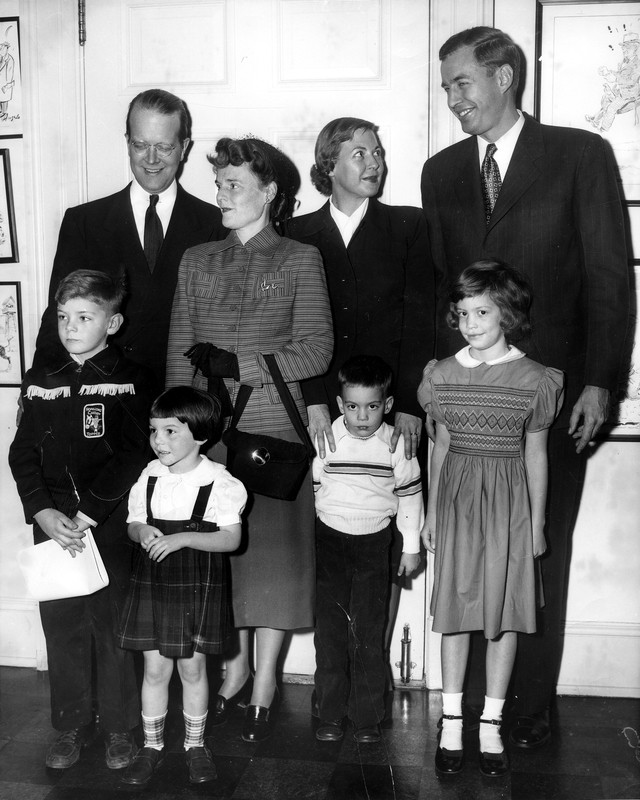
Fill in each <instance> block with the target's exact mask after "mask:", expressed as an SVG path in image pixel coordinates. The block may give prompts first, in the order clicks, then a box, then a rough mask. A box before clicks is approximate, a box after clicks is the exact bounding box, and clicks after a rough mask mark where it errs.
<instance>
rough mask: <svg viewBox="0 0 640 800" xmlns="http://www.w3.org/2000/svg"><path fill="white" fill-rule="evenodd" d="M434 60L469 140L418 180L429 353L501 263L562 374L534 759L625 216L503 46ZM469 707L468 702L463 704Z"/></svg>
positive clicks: (612, 189)
mask: <svg viewBox="0 0 640 800" xmlns="http://www.w3.org/2000/svg"><path fill="white" fill-rule="evenodd" d="M440 60H441V62H442V65H441V71H442V86H443V88H444V90H445V92H446V94H447V102H448V105H449V108H450V110H451V112H452V113H453V114H454V115H455V116H456V118H457V119H459V120H460V124H461V125H462V129H463V131H464V132H465V133H468V134H471V135H470V137H469V138H468V139H465V140H464V141H462V142H459V143H458V144H454V145H452V146H451V147H448V148H446V149H445V150H443V151H442V152H440V153H438V154H437V155H435V156H433V157H432V158H430V159H429V160H428V161H427V162H426V164H425V165H424V170H423V173H422V199H423V207H424V210H425V214H426V217H427V222H428V226H429V234H430V238H431V248H432V253H433V257H434V262H435V269H436V281H437V292H438V298H439V313H438V322H437V325H438V333H437V355H438V357H439V358H443V357H446V356H450V355H452V354H453V353H454V352H455V351H456V350H458V349H459V348H460V341H459V335H458V334H457V332H455V331H451V330H449V329H448V328H447V326H446V323H445V320H444V313H443V312H444V308H443V306H444V298H445V296H446V286H447V284H448V283H449V282H450V281H452V280H453V279H454V278H455V277H456V276H457V275H458V274H459V273H460V272H461V271H462V270H463V269H464V268H465V267H467V266H468V265H469V264H471V263H472V262H474V261H477V260H478V259H483V258H489V257H497V258H500V259H502V260H503V261H506V262H507V263H509V264H511V265H512V266H514V267H517V268H518V269H520V270H522V271H523V272H524V273H525V274H526V275H527V277H528V279H529V281H530V283H531V286H532V289H533V298H534V299H533V305H532V309H531V314H532V322H533V329H534V332H533V335H532V337H531V340H530V341H528V342H525V343H524V344H523V346H522V349H523V350H524V351H525V352H526V353H527V355H529V356H530V357H531V358H533V359H535V360H536V361H539V362H541V363H543V364H545V365H547V366H551V367H556V368H559V369H562V370H564V371H565V374H566V398H565V404H564V409H563V411H562V413H561V415H560V417H559V418H558V420H557V421H556V423H555V425H554V426H553V428H552V430H551V432H550V436H549V491H548V501H547V539H548V552H547V553H546V554H545V556H544V557H543V558H542V559H541V562H540V563H541V568H542V576H543V584H544V594H545V601H546V604H545V606H544V608H542V609H541V610H540V612H539V615H538V632H537V633H536V634H534V635H529V636H521V637H520V638H519V643H518V648H519V649H518V655H517V658H516V665H515V674H514V688H513V691H514V698H515V714H516V716H515V718H514V722H513V725H512V728H511V733H510V739H511V742H512V744H515V745H517V746H520V747H525V748H531V747H536V746H538V745H541V744H544V743H545V742H546V741H548V739H549V737H550V735H551V731H550V727H549V716H548V710H549V704H550V701H551V698H552V695H553V693H554V690H555V686H556V683H557V677H558V672H559V668H560V659H561V655H562V634H563V615H564V610H565V599H566V584H567V571H568V555H569V552H570V540H571V534H572V530H573V525H574V522H575V517H576V513H577V509H578V504H579V501H580V494H581V491H582V485H583V481H584V470H585V463H586V451H585V448H586V446H587V444H588V443H589V441H590V440H591V439H592V438H593V437H594V436H595V435H596V433H597V432H598V430H599V429H600V426H601V425H602V424H603V422H604V421H605V420H606V418H607V414H608V408H609V395H610V392H611V391H612V390H614V389H615V388H616V382H617V377H618V372H619V367H620V360H621V354H622V348H623V341H624V337H625V331H626V326H627V316H628V303H629V296H628V292H629V289H628V277H627V261H626V258H627V257H626V250H625V237H624V228H623V217H622V212H621V206H620V200H619V197H618V191H617V186H616V179H615V171H614V166H613V164H612V161H611V159H610V157H609V154H608V152H607V150H606V148H605V145H604V142H603V141H602V139H601V138H600V137H599V136H597V135H595V134H592V133H587V132H585V131H582V130H574V129H569V128H559V127H551V126H546V125H540V124H539V123H538V122H536V121H535V120H534V119H532V118H531V117H529V116H528V115H526V114H522V113H521V112H520V111H518V109H517V107H516V89H517V86H518V77H519V69H520V54H519V50H518V48H517V47H516V46H515V44H514V43H513V41H512V40H511V39H510V38H509V36H507V35H506V34H504V33H502V32H501V31H499V30H496V29H494V28H485V27H479V28H472V29H470V30H467V31H463V32H461V33H458V34H456V35H455V36H452V37H451V38H450V39H449V40H448V41H447V42H446V43H445V44H444V45H443V47H442V48H441V49H440ZM492 144H493V145H495V146H496V149H495V150H494V148H493V147H492V148H490V150H489V153H487V146H488V145H492ZM483 173H484V175H485V176H486V177H485V178H484V180H483V177H482V176H483ZM483 185H484V186H485V187H486V188H484V189H483ZM496 195H497V199H496ZM477 638H478V637H476V642H477ZM475 650H476V651H477V650H478V648H477V647H476V648H475ZM472 669H474V666H473V663H472ZM467 700H468V702H471V703H474V701H477V698H472V697H471V696H470V692H468V695H467Z"/></svg>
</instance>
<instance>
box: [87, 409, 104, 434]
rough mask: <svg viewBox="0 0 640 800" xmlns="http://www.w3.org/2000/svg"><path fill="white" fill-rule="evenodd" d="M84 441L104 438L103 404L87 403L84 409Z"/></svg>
mask: <svg viewBox="0 0 640 800" xmlns="http://www.w3.org/2000/svg"><path fill="white" fill-rule="evenodd" d="M84 436H85V439H99V438H100V437H101V436H104V403H89V404H88V405H86V406H85V407H84Z"/></svg>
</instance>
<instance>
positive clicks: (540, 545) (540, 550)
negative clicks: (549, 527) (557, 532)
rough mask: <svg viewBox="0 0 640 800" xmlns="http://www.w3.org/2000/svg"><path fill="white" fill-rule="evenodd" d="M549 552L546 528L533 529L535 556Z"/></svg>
mask: <svg viewBox="0 0 640 800" xmlns="http://www.w3.org/2000/svg"><path fill="white" fill-rule="evenodd" d="M546 552H547V540H546V538H545V535H544V528H543V527H542V528H539V529H536V528H535V527H534V529H533V557H534V558H539V557H540V556H542V555H544V554H545V553H546Z"/></svg>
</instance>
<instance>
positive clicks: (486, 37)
mask: <svg viewBox="0 0 640 800" xmlns="http://www.w3.org/2000/svg"><path fill="white" fill-rule="evenodd" d="M463 47H471V48H473V55H474V58H475V60H476V61H477V62H478V64H480V66H481V67H484V68H485V69H486V70H487V72H488V74H489V75H490V76H491V75H494V74H495V71H496V70H497V69H499V68H500V67H501V66H502V65H503V64H508V65H509V66H510V67H511V69H512V70H513V85H512V86H513V88H512V91H513V92H515V91H516V89H517V88H518V83H519V81H520V61H521V58H520V50H519V49H518V46H517V45H516V44H515V42H514V41H513V39H512V38H511V37H510V36H509V35H508V34H507V33H504V32H503V31H501V30H499V29H498V28H488V27H486V26H484V25H478V26H477V27H476V28H467V30H466V31H460V32H459V33H454V35H453V36H450V37H449V38H448V39H447V41H446V42H445V43H444V44H443V45H442V47H441V48H440V52H439V53H438V55H439V57H440V61H444V60H445V58H447V57H448V56H450V55H453V53H456V52H457V51H458V50H461V49H462V48H463Z"/></svg>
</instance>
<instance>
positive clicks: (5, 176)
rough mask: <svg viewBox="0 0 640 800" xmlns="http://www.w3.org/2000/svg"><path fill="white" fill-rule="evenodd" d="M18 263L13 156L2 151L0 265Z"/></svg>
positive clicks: (0, 168) (6, 151) (2, 149)
mask: <svg viewBox="0 0 640 800" xmlns="http://www.w3.org/2000/svg"><path fill="white" fill-rule="evenodd" d="M17 261H18V237H17V234H16V215H15V208H14V205H13V185H12V183H11V155H10V152H9V149H8V148H1V149H0V264H10V263H16V262H17Z"/></svg>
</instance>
